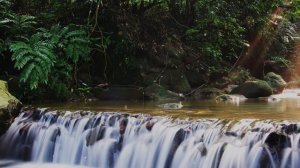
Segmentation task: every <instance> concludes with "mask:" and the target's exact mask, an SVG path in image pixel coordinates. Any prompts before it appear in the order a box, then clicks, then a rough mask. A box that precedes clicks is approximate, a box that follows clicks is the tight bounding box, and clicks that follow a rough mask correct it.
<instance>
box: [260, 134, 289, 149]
mask: <svg viewBox="0 0 300 168" xmlns="http://www.w3.org/2000/svg"><path fill="white" fill-rule="evenodd" d="M265 144H267V145H268V146H269V147H270V148H276V149H277V151H280V150H282V149H283V148H285V147H288V146H290V138H289V137H288V136H286V135H283V134H280V133H277V132H271V133H270V134H269V135H268V137H267V138H266V140H265Z"/></svg>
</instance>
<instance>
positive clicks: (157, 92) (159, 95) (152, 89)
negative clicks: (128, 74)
mask: <svg viewBox="0 0 300 168" xmlns="http://www.w3.org/2000/svg"><path fill="white" fill-rule="evenodd" d="M145 96H146V98H148V99H151V100H157V101H164V100H180V99H182V96H181V95H180V94H178V93H175V92H172V91H170V90H167V89H166V88H164V87H163V86H161V85H159V84H156V83H154V84H152V85H150V86H148V87H146V89H145Z"/></svg>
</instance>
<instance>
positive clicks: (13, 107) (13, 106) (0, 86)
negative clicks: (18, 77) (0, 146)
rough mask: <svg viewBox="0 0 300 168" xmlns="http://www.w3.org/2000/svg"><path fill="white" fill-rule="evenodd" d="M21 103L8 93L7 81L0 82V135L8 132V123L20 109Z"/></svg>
mask: <svg viewBox="0 0 300 168" xmlns="http://www.w3.org/2000/svg"><path fill="white" fill-rule="evenodd" d="M20 105H21V103H20V101H19V100H18V99H17V98H15V97H14V96H13V95H11V94H10V93H9V92H8V87H7V83H6V81H2V80H0V135H1V134H2V133H3V132H4V131H5V130H6V128H7V126H8V124H7V123H8V121H9V120H11V119H12V118H13V117H15V116H16V115H17V113H18V111H19V109H20V107H21V106H20Z"/></svg>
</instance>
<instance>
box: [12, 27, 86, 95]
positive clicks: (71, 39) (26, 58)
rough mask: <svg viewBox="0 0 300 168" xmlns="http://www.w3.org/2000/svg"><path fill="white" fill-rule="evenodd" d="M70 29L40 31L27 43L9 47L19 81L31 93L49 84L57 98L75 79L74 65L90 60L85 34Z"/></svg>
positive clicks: (81, 31) (23, 42)
mask: <svg viewBox="0 0 300 168" xmlns="http://www.w3.org/2000/svg"><path fill="white" fill-rule="evenodd" d="M71 27H72V26H66V27H61V26H59V25H55V26H53V27H52V28H51V29H50V30H47V29H45V28H41V29H39V31H38V32H37V33H36V34H34V35H32V36H31V37H30V38H29V40H24V41H15V42H13V43H12V44H11V45H10V50H11V52H12V53H13V55H12V60H13V61H15V67H16V68H17V69H19V70H21V74H20V81H21V82H24V83H28V84H29V86H30V89H32V90H33V89H36V88H38V87H39V85H41V84H46V85H47V84H48V83H49V81H50V83H49V86H50V88H52V90H53V91H55V92H56V94H57V95H64V94H65V93H66V91H67V90H68V89H69V86H68V85H67V84H69V83H71V80H72V79H73V77H75V78H76V76H74V75H76V74H75V73H76V69H75V68H76V65H77V64H78V63H80V62H81V61H87V60H89V54H90V51H91V48H90V39H89V38H88V37H87V33H86V32H85V31H84V30H79V29H74V28H73V29H72V28H71ZM61 93H64V94H61Z"/></svg>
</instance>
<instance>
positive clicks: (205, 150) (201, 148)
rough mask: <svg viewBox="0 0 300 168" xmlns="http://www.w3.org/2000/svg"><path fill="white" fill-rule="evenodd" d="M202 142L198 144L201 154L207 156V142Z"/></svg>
mask: <svg viewBox="0 0 300 168" xmlns="http://www.w3.org/2000/svg"><path fill="white" fill-rule="evenodd" d="M200 143H201V144H200V145H199V146H198V150H199V152H200V153H201V156H206V154H207V149H206V147H205V144H204V143H203V142H200Z"/></svg>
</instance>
